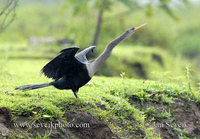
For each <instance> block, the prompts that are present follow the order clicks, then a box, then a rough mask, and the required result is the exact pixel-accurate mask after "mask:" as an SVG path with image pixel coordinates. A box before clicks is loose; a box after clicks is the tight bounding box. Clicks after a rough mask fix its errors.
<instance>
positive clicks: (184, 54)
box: [0, 3, 200, 139]
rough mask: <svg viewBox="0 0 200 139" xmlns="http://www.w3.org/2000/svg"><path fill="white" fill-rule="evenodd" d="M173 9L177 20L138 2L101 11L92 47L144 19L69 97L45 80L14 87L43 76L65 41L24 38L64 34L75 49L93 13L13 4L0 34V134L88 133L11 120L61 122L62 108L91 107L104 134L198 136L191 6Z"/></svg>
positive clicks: (77, 111) (199, 104)
mask: <svg viewBox="0 0 200 139" xmlns="http://www.w3.org/2000/svg"><path fill="white" fill-rule="evenodd" d="M114 6H115V5H114ZM117 6H119V5H117ZM52 9H54V10H52ZM176 10H177V12H176V14H177V15H178V17H179V18H180V20H179V21H178V22H177V21H175V20H173V19H171V18H169V17H168V15H167V14H165V13H164V12H162V11H160V10H159V9H155V11H154V16H153V17H146V16H145V13H144V10H143V9H141V10H137V11H133V12H130V11H128V12H127V11H126V7H124V6H122V5H120V6H119V8H118V9H117V10H116V9H112V10H110V11H109V12H106V13H105V15H104V20H105V22H103V26H102V30H101V33H100V38H99V42H100V43H99V44H98V46H97V48H96V50H95V55H98V54H99V53H100V52H101V51H102V50H103V49H104V47H105V46H106V44H108V43H109V42H110V41H111V40H113V39H114V38H115V37H116V36H118V35H120V34H121V33H122V32H123V31H124V30H125V29H126V28H128V27H132V26H137V25H140V24H142V23H144V22H147V23H148V26H146V27H145V28H144V29H142V30H140V31H138V32H137V33H135V34H134V35H133V36H132V37H130V38H129V39H127V40H126V41H125V42H123V43H122V44H120V45H119V46H117V47H116V49H114V51H113V53H112V56H111V57H110V58H109V60H108V61H107V62H106V64H105V65H104V67H103V68H102V69H101V70H100V71H99V72H98V76H96V77H94V78H93V79H92V80H91V81H90V82H89V83H88V84H87V85H86V86H84V87H83V88H81V89H80V91H79V97H80V98H79V99H75V98H74V96H73V93H72V91H70V90H68V91H66V90H65V91H60V90H57V89H55V88H53V87H49V88H43V89H40V90H33V91H26V92H22V91H15V90H14V88H15V87H16V86H18V85H25V84H34V83H46V82H49V81H51V80H50V79H47V78H45V77H44V76H43V75H42V76H40V72H39V71H40V69H41V68H42V67H43V66H44V65H45V64H46V63H47V62H48V61H49V60H50V59H51V58H53V57H54V56H56V54H57V53H58V51H60V50H61V49H62V48H63V47H67V46H60V45H59V44H57V43H50V44H41V45H37V46H31V45H30V43H29V39H30V38H31V37H49V36H50V37H53V38H55V39H61V38H64V37H67V38H68V39H69V40H71V41H72V42H74V44H73V45H77V46H79V47H81V49H83V48H85V47H87V46H88V45H90V43H91V41H92V35H93V33H94V29H95V25H94V24H95V22H96V20H94V18H95V15H94V14H92V13H88V14H87V15H72V14H71V12H70V9H63V8H62V5H59V4H57V7H55V5H53V4H49V5H47V6H42V5H40V4H38V5H35V4H33V5H30V3H23V4H21V5H19V6H18V9H17V18H16V20H15V21H14V23H13V24H11V25H10V26H9V28H7V29H6V30H5V31H4V32H3V33H1V34H0V125H1V127H2V125H3V126H5V128H4V129H5V131H6V130H7V129H8V130H9V131H10V133H9V134H4V135H2V134H0V138H2V137H3V136H10V137H17V138H27V137H30V138H53V137H54V138H56V137H57V138H62V137H63V136H65V137H66V136H69V137H71V138H77V137H79V138H80V137H85V138H88V137H91V136H92V135H93V134H94V133H96V130H95V129H94V130H95V131H93V130H92V131H86V130H85V129H81V130H83V131H80V130H77V129H73V128H72V129H71V128H58V129H54V130H53V131H52V134H50V135H49V134H48V133H49V131H48V129H46V130H44V129H40V128H26V127H25V128H22V127H18V128H17V127H13V123H23V122H25V123H30V124H31V125H33V124H35V123H47V122H50V121H53V122H58V121H61V122H63V123H66V122H69V121H70V120H71V119H70V118H69V117H70V116H72V117H74V118H75V119H76V120H80V116H82V117H90V118H91V115H92V116H94V117H96V118H97V119H98V120H96V122H97V123H98V124H97V123H95V124H96V125H97V126H99V127H103V128H107V130H109V131H111V133H112V134H109V135H110V136H115V137H120V138H144V137H146V138H149V139H151V138H155V139H156V138H178V137H179V138H184V139H187V138H188V139H189V138H199V137H200V134H199V133H200V128H199V127H200V126H199V123H200V121H199V119H200V115H199V113H200V92H199V88H198V87H199V79H200V74H199V53H200V47H199V44H200V40H199V34H200V30H199V28H200V24H199V18H198V16H199V15H197V14H196V13H198V11H199V9H198V7H195V6H192V7H187V8H186V7H182V8H181V9H179V10H178V9H176ZM180 11H181V12H180ZM183 11H184V12H183ZM188 21H190V22H188ZM105 76H113V77H105ZM5 111H6V112H7V113H11V114H8V115H6V116H7V117H8V118H7V119H6V122H5V121H3V120H2V119H3V118H2V117H3V116H5V115H3V112H4V114H5ZM9 118H10V119H9ZM11 119H12V120H11ZM92 119H93V120H91V121H95V118H93V117H92ZM2 121H3V122H2ZM83 121H84V120H83ZM70 122H73V120H72V121H70ZM2 123H4V124H2ZM5 123H6V124H5ZM90 124H94V123H92V122H91V123H90ZM103 124H106V125H103ZM2 129H3V128H2ZM2 129H0V131H1V132H2V131H3V130H2ZM98 129H99V128H97V131H98ZM93 132H94V133H93ZM5 133H7V132H5ZM86 133H87V134H86ZM106 133H107V132H103V133H102V134H100V135H103V134H106ZM110 136H109V137H110Z"/></svg>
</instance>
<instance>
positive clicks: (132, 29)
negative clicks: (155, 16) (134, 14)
mask: <svg viewBox="0 0 200 139" xmlns="http://www.w3.org/2000/svg"><path fill="white" fill-rule="evenodd" d="M145 25H146V23H145V24H142V25H140V26H138V27H132V28H130V29H128V30H127V33H128V35H132V34H133V33H134V32H135V31H136V30H138V29H140V28H142V27H143V26H145Z"/></svg>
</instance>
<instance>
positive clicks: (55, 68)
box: [41, 47, 79, 80]
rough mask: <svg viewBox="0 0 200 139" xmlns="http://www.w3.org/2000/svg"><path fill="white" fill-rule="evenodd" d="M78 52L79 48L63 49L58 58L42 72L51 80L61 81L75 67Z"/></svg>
mask: <svg viewBox="0 0 200 139" xmlns="http://www.w3.org/2000/svg"><path fill="white" fill-rule="evenodd" d="M78 50H79V48H78V47H71V48H66V49H63V50H62V51H60V54H59V55H58V56H56V57H55V58H54V59H53V60H51V61H50V62H49V63H48V64H46V65H45V66H44V67H43V68H42V70H41V72H42V73H44V75H45V76H47V77H49V78H53V79H55V80H57V79H60V78H61V77H63V76H64V74H65V73H66V72H67V71H68V70H70V69H71V67H72V66H73V65H74V63H73V62H74V59H75V58H74V55H75V54H76V52H77V51H78Z"/></svg>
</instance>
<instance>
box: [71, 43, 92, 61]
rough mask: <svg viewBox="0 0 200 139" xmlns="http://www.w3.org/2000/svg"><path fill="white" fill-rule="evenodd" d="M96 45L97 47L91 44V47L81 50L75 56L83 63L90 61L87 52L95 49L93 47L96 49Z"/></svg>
mask: <svg viewBox="0 0 200 139" xmlns="http://www.w3.org/2000/svg"><path fill="white" fill-rule="evenodd" d="M95 47H96V46H90V47H88V48H86V49H84V50H82V51H81V52H79V53H78V54H77V55H76V56H75V58H76V59H77V60H78V61H79V62H81V63H85V62H87V61H88V59H87V57H86V56H87V54H88V53H89V52H91V51H93V49H94V48H95Z"/></svg>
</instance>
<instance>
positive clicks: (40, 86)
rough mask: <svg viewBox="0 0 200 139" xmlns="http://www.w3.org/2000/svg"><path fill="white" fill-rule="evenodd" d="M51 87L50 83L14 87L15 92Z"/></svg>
mask: <svg viewBox="0 0 200 139" xmlns="http://www.w3.org/2000/svg"><path fill="white" fill-rule="evenodd" d="M51 85H52V84H51V83H44V84H33V85H23V86H18V87H16V88H15V90H33V89H38V88H43V87H47V86H51Z"/></svg>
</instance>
